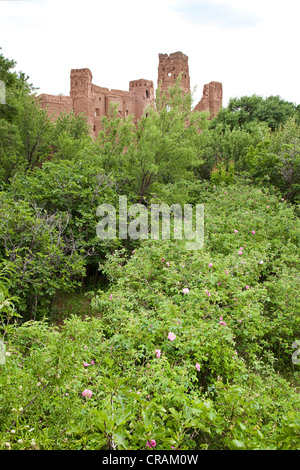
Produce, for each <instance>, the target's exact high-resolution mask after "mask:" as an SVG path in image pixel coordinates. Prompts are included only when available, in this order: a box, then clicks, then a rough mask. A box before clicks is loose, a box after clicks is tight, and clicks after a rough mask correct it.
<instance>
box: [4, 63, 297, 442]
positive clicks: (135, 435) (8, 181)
mask: <svg viewBox="0 0 300 470" xmlns="http://www.w3.org/2000/svg"><path fill="white" fill-rule="evenodd" d="M15 65H16V64H15V62H14V61H12V60H8V59H5V58H4V57H3V55H0V79H1V80H3V81H5V84H6V91H7V104H5V105H0V163H1V164H0V185H1V186H0V188H1V192H0V333H1V338H0V449H2V450H4V449H7V450H9V449H12V450H36V449H41V450H83V449H84V450H89V449H90V450H94V449H95V450H105V449H107V450H110V451H112V450H116V451H118V450H131V449H132V450H147V449H148V450H149V449H153V448H154V449H156V450H206V449H208V450H277V449H278V450H296V449H299V448H300V447H299V446H300V444H299V429H300V428H299V410H300V397H299V390H300V388H299V379H300V373H299V364H297V363H294V361H293V360H292V358H293V357H294V356H293V354H294V349H295V344H296V343H297V344H298V341H299V339H300V338H299V336H298V335H299V326H300V315H299V312H300V297H299V292H300V278H299V264H300V259H299V253H300V250H299V247H300V225H299V224H300V223H299V207H298V205H299V184H300V183H299V137H300V133H299V119H298V118H299V116H298V115H297V113H298V112H299V109H298V108H299V107H296V106H295V105H293V104H291V103H287V102H284V101H283V100H281V99H280V98H279V97H269V98H266V99H263V98H261V97H257V96H252V97H242V98H241V99H233V100H231V101H230V103H229V106H228V108H227V109H224V110H222V111H221V112H220V113H219V115H218V117H216V118H215V119H213V120H212V121H209V120H208V119H207V115H206V114H205V113H204V114H203V113H196V112H193V111H191V95H190V94H183V93H182V92H181V90H180V87H179V81H178V82H177V84H176V86H175V87H173V88H171V89H170V90H169V92H168V94H165V93H162V92H161V90H160V89H158V91H157V96H156V108H155V109H148V110H146V112H145V114H144V116H143V117H142V119H141V120H140V121H139V122H138V123H134V122H133V120H132V119H131V118H130V117H126V118H125V119H123V118H120V117H119V116H118V115H117V113H116V108H114V107H112V108H111V111H110V114H109V116H107V117H105V118H103V119H102V122H101V130H100V132H99V135H98V137H97V139H92V138H91V136H90V130H89V126H88V125H87V120H86V118H85V116H84V115H79V116H75V115H74V113H69V114H61V115H60V116H58V117H57V119H56V120H55V121H52V120H50V119H49V117H48V115H47V113H46V112H45V111H44V110H43V109H41V107H40V106H39V103H38V100H37V99H36V98H35V96H34V89H33V87H32V85H29V84H28V78H26V77H25V75H24V74H22V73H21V72H20V73H19V74H16V73H15V72H12V71H11V69H13V68H14V67H15ZM120 196H126V197H127V204H128V207H129V205H130V204H132V203H135V202H137V201H138V202H141V203H144V207H146V208H147V210H148V212H147V214H148V215H149V217H151V210H150V209H151V208H150V204H151V203H157V204H165V205H169V206H171V205H172V204H179V206H180V207H181V208H182V209H184V205H185V204H190V205H192V207H193V209H195V206H196V205H197V204H203V205H204V247H203V248H202V249H197V250H189V249H187V245H186V240H185V238H183V239H179V237H177V233H176V230H177V231H178V228H177V227H176V226H175V224H174V223H173V221H172V220H171V223H170V227H171V234H170V237H169V239H162V237H161V238H159V239H152V238H151V231H150V229H151V223H152V220H151V219H150V226H149V227H148V230H149V233H148V239H143V240H140V239H138V240H131V239H130V238H129V239H126V240H124V239H123V238H122V239H121V237H120V238H118V236H116V238H114V239H106V240H102V239H100V238H98V236H97V232H96V226H97V224H98V222H99V213H98V212H97V208H98V207H99V206H101V205H102V204H104V203H105V204H110V205H112V206H113V207H114V208H115V209H117V207H118V204H119V197H120ZM131 221H132V219H131V218H130V217H128V218H127V224H129V223H130V222H131ZM193 221H194V223H195V222H196V220H195V214H194V218H193ZM116 222H117V223H118V215H117V220H116ZM186 222H187V220H186V219H185V214H184V216H183V220H182V225H183V233H184V235H185V236H187V234H186V230H185V227H186V226H187V225H185V224H186ZM160 235H161V232H160ZM298 352H299V351H298Z"/></svg>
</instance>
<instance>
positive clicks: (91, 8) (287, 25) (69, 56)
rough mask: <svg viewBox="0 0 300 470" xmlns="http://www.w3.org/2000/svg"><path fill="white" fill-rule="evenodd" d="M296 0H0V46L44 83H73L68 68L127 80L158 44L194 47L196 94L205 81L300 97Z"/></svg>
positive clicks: (52, 87)
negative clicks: (85, 69)
mask: <svg viewBox="0 0 300 470" xmlns="http://www.w3.org/2000/svg"><path fill="white" fill-rule="evenodd" d="M299 14H300V1H299V0H285V1H282V0H281V1H279V0H148V1H144V0H106V1H102V0H32V1H27V0H0V47H2V51H1V52H2V54H3V55H4V56H5V57H7V58H9V59H14V60H16V61H17V66H16V70H21V71H22V72H24V73H26V74H27V75H29V77H30V82H31V83H33V85H34V86H36V87H38V88H39V93H50V94H59V93H62V94H65V95H68V94H69V91H70V70H71V69H72V68H83V67H88V68H90V70H91V71H92V74H93V83H95V84H96V85H100V86H104V87H108V88H117V89H121V90H128V86H129V81H130V80H135V79H139V78H145V79H150V80H153V82H154V86H155V87H156V86H157V68H158V54H159V53H168V54H169V53H171V52H176V51H182V52H183V53H184V54H186V55H188V57H189V66H190V77H191V86H192V88H194V87H195V86H196V87H197V88H196V92H195V94H194V99H195V104H197V102H198V101H199V100H200V98H201V96H202V90H203V85H204V84H205V83H209V82H210V81H220V82H222V83H223V92H224V101H223V105H224V106H226V105H227V104H228V100H229V98H230V97H237V96H245V95H247V96H250V95H252V94H257V95H260V96H264V97H267V96H270V95H280V96H281V98H283V99H285V100H288V101H292V102H293V103H296V104H300V80H299V79H300V65H299V45H300V44H299V42H300V41H299V37H300V35H299V17H300V15H299Z"/></svg>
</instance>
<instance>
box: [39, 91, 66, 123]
mask: <svg viewBox="0 0 300 470" xmlns="http://www.w3.org/2000/svg"><path fill="white" fill-rule="evenodd" d="M38 99H39V101H40V104H41V107H42V108H43V109H48V113H49V116H50V117H51V119H52V120H55V119H56V118H57V116H58V115H59V114H60V113H64V112H65V113H70V112H71V111H72V109H73V103H72V99H71V98H70V96H63V95H57V96H55V95H47V94H46V93H43V94H41V95H39V96H38Z"/></svg>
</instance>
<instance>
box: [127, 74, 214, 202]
mask: <svg viewBox="0 0 300 470" xmlns="http://www.w3.org/2000/svg"><path fill="white" fill-rule="evenodd" d="M191 102H192V99H191V95H190V94H188V93H185V94H184V93H182V90H181V89H180V85H179V80H178V81H177V83H176V85H175V86H174V87H171V88H170V89H169V91H168V95H166V93H162V92H161V90H160V88H158V90H157V94H156V108H155V109H149V110H147V111H146V113H145V114H144V116H143V117H142V118H141V120H140V121H139V122H138V125H137V131H136V134H135V146H134V147H132V148H131V151H130V152H128V155H127V156H126V158H127V160H126V163H127V165H126V166H127V167H126V171H127V173H128V175H129V178H130V179H131V183H132V187H133V188H134V191H135V194H136V197H137V199H138V201H139V202H140V203H142V202H144V201H146V200H147V199H148V198H149V197H150V196H151V193H152V192H153V191H154V188H155V187H156V188H157V187H158V185H160V184H166V183H174V182H176V181H180V180H183V179H192V178H193V177H194V173H193V169H194V167H196V166H197V165H200V164H201V163H203V161H202V159H201V157H200V152H199V141H200V130H201V129H203V128H205V126H206V125H207V124H206V123H207V118H206V114H205V113H199V112H192V111H191Z"/></svg>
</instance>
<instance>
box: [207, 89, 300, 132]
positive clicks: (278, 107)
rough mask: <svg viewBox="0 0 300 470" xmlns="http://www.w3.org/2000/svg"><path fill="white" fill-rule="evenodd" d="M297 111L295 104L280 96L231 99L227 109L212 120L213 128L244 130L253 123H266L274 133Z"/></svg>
mask: <svg viewBox="0 0 300 470" xmlns="http://www.w3.org/2000/svg"><path fill="white" fill-rule="evenodd" d="M296 111H297V107H296V105H295V104H293V103H291V102H288V101H285V100H283V99H281V98H280V97H279V96H269V97H267V98H263V97H261V96H257V95H252V96H243V97H241V98H231V99H230V100H229V103H228V106H227V108H224V109H222V110H221V111H220V112H219V114H218V116H217V117H216V118H214V119H213V120H212V123H211V127H212V128H215V127H216V126H218V125H222V126H223V129H225V128H226V126H229V127H230V129H231V130H232V129H234V128H237V127H240V128H244V127H247V125H248V124H249V123H251V122H255V121H258V122H266V123H267V124H268V126H269V127H270V129H271V130H272V131H275V130H276V129H279V127H280V126H281V125H283V124H285V123H286V122H287V120H288V119H289V118H290V117H292V116H294V115H295V113H296Z"/></svg>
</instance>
